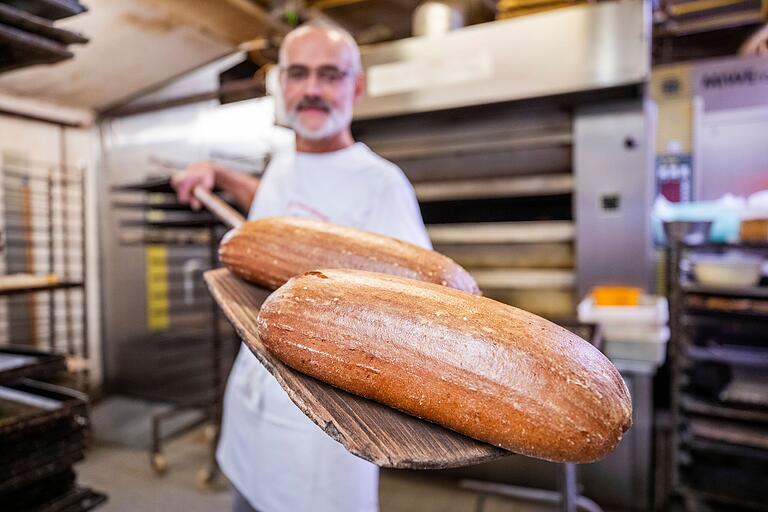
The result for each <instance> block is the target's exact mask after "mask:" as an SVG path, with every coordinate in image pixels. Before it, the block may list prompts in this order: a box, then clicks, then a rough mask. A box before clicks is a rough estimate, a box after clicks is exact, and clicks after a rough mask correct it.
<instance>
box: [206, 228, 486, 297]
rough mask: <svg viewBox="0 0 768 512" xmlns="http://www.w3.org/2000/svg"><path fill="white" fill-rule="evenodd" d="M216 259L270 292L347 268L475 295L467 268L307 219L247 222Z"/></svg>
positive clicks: (415, 248)
mask: <svg viewBox="0 0 768 512" xmlns="http://www.w3.org/2000/svg"><path fill="white" fill-rule="evenodd" d="M219 258H220V259H221V262H222V263H223V264H224V265H225V266H226V267H227V268H228V269H229V270H230V271H232V272H234V273H235V274H236V275H238V276H240V277H241V278H243V279H245V280H246V281H250V282H252V283H256V284H258V285H261V286H266V287H268V288H272V289H274V288H277V287H278V286H282V285H283V284H284V283H285V282H286V281H288V279H290V278H292V277H294V276H297V275H299V274H302V273H303V272H307V271H309V270H312V269H316V268H352V269H358V270H368V271H372V272H383V273H385V274H392V275H398V276H402V277H408V278H410V279H417V280H419V281H426V282H430V283H436V284H441V285H443V286H448V287H451V288H456V289H458V290H463V291H466V292H469V293H474V294H479V293H480V292H479V289H478V287H477V283H476V282H475V280H474V279H473V278H472V276H471V275H469V273H468V272H467V271H466V270H464V269H463V268H462V267H461V266H460V265H459V264H457V263H456V262H454V261H453V260H452V259H450V258H448V257H447V256H443V255H442V254H440V253H438V252H435V251H430V250H428V249H424V248H422V247H419V246H417V245H414V244H410V243H407V242H403V241H400V240H396V239H394V238H390V237H388V236H383V235H377V234H375V233H370V232H368V231H362V230H359V229H354V228H349V227H345V226H340V225H338V224H332V223H330V222H322V221H318V220H312V219H302V218H297V217H270V218H266V219H261V220H255V221H249V222H246V223H244V224H242V225H241V226H240V227H239V228H236V229H233V230H232V231H230V232H229V233H227V235H226V236H225V237H224V240H223V241H222V243H221V246H220V247H219Z"/></svg>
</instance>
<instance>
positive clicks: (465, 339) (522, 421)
mask: <svg viewBox="0 0 768 512" xmlns="http://www.w3.org/2000/svg"><path fill="white" fill-rule="evenodd" d="M258 331H259V337H260V338H261V340H262V341H263V342H264V345H265V346H266V347H267V348H268V349H269V350H270V351H271V352H273V353H274V354H275V355H276V356H277V357H278V358H279V359H281V360H282V361H283V362H284V363H285V364H287V365H288V366H290V367H292V368H294V369H296V370H298V371H301V372H303V373H306V374H308V375H311V376H313V377H315V378H317V379H320V380H322V381H324V382H327V383H329V384H332V385H334V386H337V387H339V388H342V389H345V390H347V391H350V392H352V393H355V394H358V395H362V396H365V397H367V398H370V399H373V400H376V401H379V402H382V403H385V404H387V405H389V406H391V407H394V408H396V409H400V410H402V411H404V412H407V413H409V414H412V415H414V416H418V417H420V418H422V419H425V420H429V421H432V422H435V423H438V424H441V425H443V426H445V427H448V428H450V429H452V430H455V431H457V432H460V433H462V434H465V435H467V436H470V437H473V438H475V439H479V440H481V441H485V442H488V443H490V444H493V445H496V446H499V447H502V448H505V449H508V450H510V451H513V452H516V453H521V454H524V455H528V456H531V457H538V458H542V459H547V460H551V461H561V462H562V461H567V462H579V463H584V462H592V461H595V460H598V459H600V458H602V457H604V456H605V455H607V454H608V453H610V452H611V451H612V450H613V449H614V448H615V446H616V444H617V443H618V442H619V440H621V436H622V434H623V433H624V432H625V431H626V430H627V429H628V428H629V426H630V425H631V416H632V404H631V401H630V398H629V393H628V392H627V387H626V385H625V384H624V381H623V380H622V378H621V376H620V375H619V372H618V371H617V370H616V368H615V367H614V366H613V365H612V364H611V363H610V361H608V359H607V358H606V357H605V356H603V354H601V353H600V352H599V351H598V350H597V349H595V348H594V347H593V346H592V345H590V344H589V343H587V342H586V341H584V340H583V339H581V338H579V337H578V336H576V335H575V334H573V333H571V332H570V331H568V330H566V329H563V328H561V327H559V326H557V325H555V324H553V323H551V322H549V321H547V320H544V319H543V318H540V317H537V316H535V315H532V314H530V313H527V312H525V311H523V310H520V309H517V308H514V307H511V306H507V305H505V304H502V303H500V302H496V301H493V300H491V299H487V298H483V297H478V296H473V295H469V294H466V293H461V292H457V291H455V290H451V289H449V288H445V287H442V286H436V285H433V284H429V283H422V282H418V281H413V280H410V279H403V278H400V277H394V276H388V275H384V274H379V273H371V272H362V271H354V270H320V271H312V272H308V273H306V274H304V275H302V276H300V277H297V278H294V279H292V280H290V281H289V282H288V283H287V284H286V285H284V286H283V287H281V288H280V289H278V290H277V291H275V292H274V293H273V294H272V295H271V296H270V297H269V298H268V299H267V300H266V301H265V302H264V304H263V305H262V309H261V311H260V313H259V317H258Z"/></svg>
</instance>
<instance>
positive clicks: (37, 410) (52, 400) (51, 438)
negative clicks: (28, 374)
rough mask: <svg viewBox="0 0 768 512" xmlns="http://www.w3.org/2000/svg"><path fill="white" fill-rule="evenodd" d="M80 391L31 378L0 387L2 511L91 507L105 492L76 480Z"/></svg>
mask: <svg viewBox="0 0 768 512" xmlns="http://www.w3.org/2000/svg"><path fill="white" fill-rule="evenodd" d="M86 402H87V399H86V397H85V395H82V394H81V393H79V392H76V391H72V390H69V389H66V388H62V387H60V386H56V385H52V384H45V383H42V382H38V381H33V380H30V379H20V380H17V381H16V382H14V383H13V384H6V385H1V386H0V503H2V507H1V508H2V509H3V510H13V511H35V512H38V511H39V512H42V511H54V510H55V511H61V512H64V511H66V512H74V511H82V510H91V509H93V508H95V507H96V506H97V505H99V504H100V503H103V502H104V501H105V500H106V496H104V495H102V494H100V493H97V492H94V491H92V490H90V489H87V488H81V487H78V486H77V485H76V482H75V480H76V479H75V474H74V472H73V470H72V466H73V464H74V463H76V462H77V461H79V460H82V459H83V455H84V451H85V434H86V429H87V427H88V411H87V405H86Z"/></svg>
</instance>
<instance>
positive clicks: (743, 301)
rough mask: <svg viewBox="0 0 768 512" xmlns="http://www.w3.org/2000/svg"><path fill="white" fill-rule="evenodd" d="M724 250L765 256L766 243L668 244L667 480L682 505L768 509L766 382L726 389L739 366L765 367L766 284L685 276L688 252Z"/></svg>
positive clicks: (736, 377) (734, 380)
mask: <svg viewBox="0 0 768 512" xmlns="http://www.w3.org/2000/svg"><path fill="white" fill-rule="evenodd" d="M732 249H738V250H740V251H745V252H752V253H758V254H761V255H763V256H768V244H765V245H739V244H718V245H701V246H691V245H682V244H677V245H674V246H673V247H671V248H670V249H669V263H670V264H669V267H668V268H669V271H670V314H671V315H670V316H671V319H670V327H671V330H672V339H671V344H670V363H671V369H672V375H671V377H672V379H671V386H672V396H671V406H672V420H673V427H674V428H673V440H672V441H673V443H672V446H673V449H672V468H673V475H672V477H673V482H672V484H673V487H674V489H675V491H676V493H677V494H678V495H679V496H680V497H681V498H682V499H683V502H684V504H685V508H686V510H696V511H699V510H701V511H710V510H728V511H740V510H768V502H767V501H766V499H765V498H766V497H767V496H768V494H766V491H765V475H766V474H768V383H766V381H765V380H763V381H762V384H761V383H760V380H758V381H756V383H755V382H753V383H752V384H750V386H751V388H750V389H752V390H755V389H757V390H758V393H757V395H756V396H757V398H755V395H752V398H748V397H749V395H744V394H743V391H742V394H741V396H740V397H739V396H738V395H737V394H736V393H735V392H732V391H730V390H732V389H734V388H733V385H734V383H738V382H739V375H744V374H745V373H744V372H757V373H763V374H764V373H765V372H766V370H768V339H766V337H765V333H766V332H768V286H759V287H755V288H742V289H737V288H733V289H720V288H715V287H709V286H703V285H699V284H696V283H694V282H693V280H692V279H691V277H690V276H689V267H690V265H689V260H688V256H689V255H690V254H692V253H695V252H723V251H726V250H732ZM746 375H749V373H746ZM742 378H743V377H742ZM742 386H743V384H742ZM755 386H756V387H755ZM761 386H762V388H761ZM742 389H744V388H743V387H742ZM760 397H762V399H760Z"/></svg>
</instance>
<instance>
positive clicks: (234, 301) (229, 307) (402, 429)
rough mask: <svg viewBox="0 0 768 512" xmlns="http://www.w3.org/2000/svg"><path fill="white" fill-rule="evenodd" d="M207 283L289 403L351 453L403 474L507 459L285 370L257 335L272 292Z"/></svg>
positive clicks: (228, 281)
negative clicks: (259, 319) (260, 315)
mask: <svg viewBox="0 0 768 512" xmlns="http://www.w3.org/2000/svg"><path fill="white" fill-rule="evenodd" d="M205 281H206V283H207V284H208V288H209V289H210V291H211V294H212V295H213V297H214V299H215V300H216V302H217V303H218V305H219V307H221V309H222V311H224V314H225V315H226V316H227V318H228V319H229V321H230V322H231V323H232V325H233V326H234V327H235V329H236V330H237V332H238V334H239V335H240V337H241V339H242V340H243V342H244V343H245V344H246V345H247V346H248V347H249V348H250V350H251V352H253V354H254V356H255V357H256V358H257V359H258V360H259V361H260V362H261V363H262V364H263V365H264V366H265V367H266V369H267V370H268V371H269V372H270V373H271V374H272V375H273V376H274V377H275V379H277V381H278V383H279V384H280V385H281V386H282V387H283V389H284V390H285V391H286V393H288V396H289V397H290V398H291V400H293V402H294V403H295V404H296V405H297V406H298V407H299V409H300V410H301V411H302V412H303V413H304V414H306V415H307V417H308V418H309V419H310V420H312V421H313V422H314V423H315V424H316V425H318V426H319V427H320V428H322V429H323V431H325V433H326V434H328V435H329V436H331V437H332V438H333V439H335V440H336V441H338V442H339V443H341V444H342V445H343V446H344V447H345V448H346V449H347V450H348V451H349V452H351V453H353V454H355V455H357V456H358V457H361V458H363V459H366V460H368V461H370V462H373V463H374V464H376V465H378V466H381V467H387V468H401V469H443V468H451V467H461V466H467V465H472V464H478V463H481V462H486V461H489V460H494V459H498V458H500V457H503V456H505V455H508V454H509V452H507V451H505V450H502V449H500V448H496V447H495V446H491V445H489V444H486V443H482V442H480V441H476V440H474V439H470V438H468V437H466V436H463V435H461V434H457V433H456V432H453V431H451V430H448V429H446V428H443V427H441V426H439V425H435V424H433V423H429V422H426V421H422V420H420V419H418V418H416V417H414V416H409V415H407V414H404V413H402V412H400V411H397V410H395V409H392V408H390V407H387V406H385V405H382V404H379V403H377V402H373V401H371V400H368V399H366V398H362V397H359V396H356V395H352V394H350V393H347V392H346V391H342V390H340V389H338V388H335V387H333V386H330V385H328V384H325V383H323V382H320V381H318V380H316V379H313V378H312V377H309V376H307V375H304V374H302V373H299V372H297V371H295V370H293V369H291V368H289V367H287V366H285V365H284V364H283V363H281V362H280V361H279V360H278V359H277V358H275V357H274V356H272V355H271V354H270V353H269V351H268V350H267V349H266V347H264V345H263V344H262V342H261V340H259V337H258V335H257V324H256V318H257V316H258V313H259V308H260V307H261V304H262V302H264V300H265V299H266V298H267V296H268V295H269V294H270V293H271V292H270V291H269V290H266V289H263V288H259V287H256V286H253V285H251V284H248V283H246V282H245V281H242V280H241V279H238V278H237V277H235V276H234V275H233V274H232V273H230V272H229V271H228V270H227V269H216V270H210V271H208V272H206V273H205Z"/></svg>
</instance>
